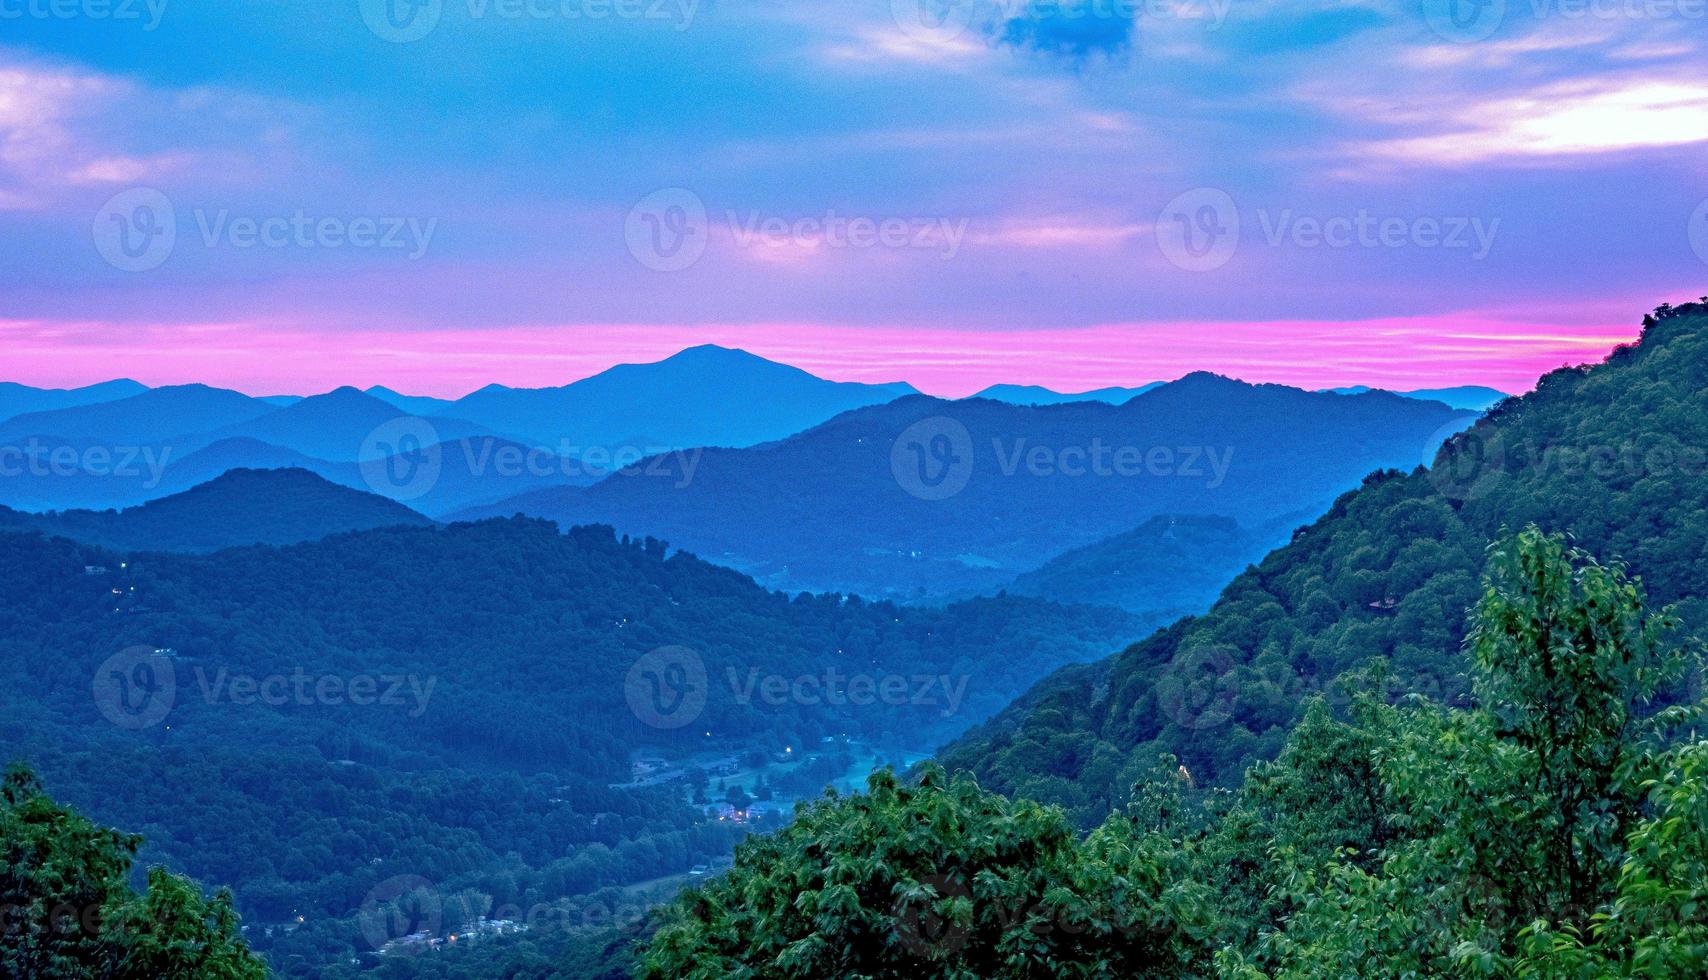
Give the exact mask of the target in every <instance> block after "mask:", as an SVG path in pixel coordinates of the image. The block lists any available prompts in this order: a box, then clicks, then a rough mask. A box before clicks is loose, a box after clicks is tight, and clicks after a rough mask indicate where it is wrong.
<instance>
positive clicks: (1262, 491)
mask: <svg viewBox="0 0 1708 980" xmlns="http://www.w3.org/2000/svg"><path fill="white" fill-rule="evenodd" d="M1474 417H1475V416H1474V414H1473V413H1469V412H1459V411H1455V410H1452V409H1449V408H1447V407H1446V406H1445V405H1442V404H1440V403H1436V402H1427V401H1419V400H1412V399H1405V398H1399V397H1396V396H1393V395H1390V394H1386V393H1371V394H1365V395H1355V396H1339V395H1329V394H1313V393H1310V392H1305V391H1300V390H1298V389H1295V388H1286V387H1282V386H1279V385H1249V384H1245V383H1243V382H1239V381H1234V380H1231V379H1228V378H1223V377H1219V376H1216V375H1211V374H1203V373H1200V374H1193V375H1188V376H1187V377H1185V378H1183V379H1181V380H1180V381H1176V382H1173V383H1170V384H1167V385H1163V386H1161V387H1158V388H1155V389H1152V390H1151V391H1149V392H1146V393H1145V394H1143V395H1140V396H1138V397H1136V398H1134V399H1132V400H1130V401H1128V402H1126V403H1125V404H1123V405H1109V404H1105V403H1102V402H1076V403H1072V404H1063V405H1053V406H1042V407H1026V406H1016V405H1009V404H1004V403H1001V402H995V401H990V400H984V399H970V400H961V401H944V400H941V399H936V398H930V397H926V396H923V395H914V396H909V397H906V398H902V399H898V400H896V401H894V402H891V403H889V404H886V405H881V406H873V407H870V408H864V409H858V410H855V411H851V412H847V413H844V414H842V415H839V416H837V417H836V418H834V419H832V420H830V421H829V422H826V423H824V424H822V425H819V426H816V427H814V428H812V429H809V430H807V431H805V432H802V433H800V434H799V435H795V436H791V437H790V438H788V439H784V440H781V441H778V442H773V443H767V444H765V445H761V446H755V447H751V448H747V449H726V450H717V449H713V450H705V451H703V452H693V453H679V454H670V455H667V456H660V457H655V458H653V459H649V460H646V461H644V462H642V463H639V464H636V465H634V466H631V467H628V468H626V469H624V470H623V471H621V472H619V473H617V474H615V475H613V476H611V477H609V478H607V479H605V480H602V481H600V482H598V483H595V484H593V485H590V486H587V487H580V488H551V489H546V490H538V491H534V492H531V493H527V494H522V495H519V496H517V497H514V498H510V499H507V500H504V501H501V502H499V503H497V504H493V505H489V506H484V507H477V508H472V509H470V510H468V511H464V512H460V513H458V514H456V515H454V517H456V518H458V519H469V518H481V517H491V516H506V515H510V514H516V513H523V514H529V515H533V516H539V517H546V518H549V519H551V520H555V521H557V522H558V523H559V524H561V525H563V526H565V527H568V526H571V525H575V524H609V525H612V526H614V527H616V528H617V529H618V530H620V531H622V532H624V533H629V534H648V535H654V536H657V537H661V538H664V539H667V540H669V541H670V542H671V543H672V544H674V545H677V546H679V547H682V548H685V549H687V550H690V551H693V552H694V553H696V554H698V555H701V556H702V557H706V558H709V559H711V560H714V561H717V562H719V563H722V564H727V565H730V566H732V567H735V568H739V569H741V570H743V571H745V572H747V573H748V574H751V575H754V576H755V577H757V578H759V579H760V580H761V581H762V582H764V583H766V584H767V585H769V586H772V587H774V588H784V589H789V590H809V591H821V590H831V591H850V592H858V593H861V594H864V595H874V596H882V597H885V598H895V599H905V600H918V599H927V598H931V597H934V596H943V595H952V594H956V593H957V592H959V591H962V590H966V589H991V588H998V587H1000V586H1001V585H1003V584H1005V583H1006V582H1008V581H1010V580H1012V579H1013V578H1014V577H1015V576H1016V575H1018V574H1020V573H1022V572H1026V571H1030V570H1032V569H1034V568H1037V567H1038V566H1039V565H1041V564H1043V563H1044V562H1045V561H1047V560H1049V559H1050V558H1053V557H1055V556H1056V555H1059V554H1061V553H1062V552H1065V551H1070V550H1072V549H1074V548H1079V547H1084V546H1086V545H1090V544H1092V543H1094V542H1096V541H1099V540H1101V539H1103V538H1106V537H1109V536H1111V535H1115V534H1120V533H1124V532H1127V531H1130V530H1132V529H1133V528H1134V527H1135V526H1137V525H1139V524H1142V523H1143V522H1144V521H1146V520H1148V519H1149V518H1151V517H1154V516H1158V515H1162V514H1194V515H1201V516H1210V515H1213V516H1221V517H1226V518H1231V519H1233V520H1235V521H1238V522H1240V523H1242V524H1245V525H1248V526H1259V525H1262V524H1265V523H1267V522H1270V521H1274V520H1276V519H1278V518H1281V517H1283V516H1284V515H1292V514H1298V513H1301V512H1314V510H1315V509H1318V508H1320V507H1322V506H1326V505H1327V503H1328V502H1329V501H1330V500H1332V499H1333V498H1334V496H1335V495H1336V494H1338V493H1340V492H1341V491H1343V490H1345V489H1346V488H1347V487H1349V486H1353V485H1355V484H1356V482H1357V481H1358V479H1359V478H1360V477H1362V476H1363V475H1364V474H1365V473H1368V472H1369V471H1370V470H1371V469H1375V468H1379V467H1383V466H1416V465H1419V464H1420V463H1421V462H1422V461H1424V460H1426V459H1428V458H1429V456H1430V455H1432V454H1433V452H1434V448H1435V445H1438V444H1439V443H1440V441H1441V440H1443V439H1445V438H1447V436H1449V435H1451V434H1452V433H1453V432H1455V431H1457V430H1458V429H1460V428H1463V427H1464V426H1465V425H1468V424H1470V422H1471V421H1472V419H1474Z"/></svg>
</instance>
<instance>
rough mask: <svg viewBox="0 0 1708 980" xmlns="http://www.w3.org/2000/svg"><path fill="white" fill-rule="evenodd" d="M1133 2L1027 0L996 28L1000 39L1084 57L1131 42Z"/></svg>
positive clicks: (1116, 51)
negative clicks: (1027, 0) (1027, 1)
mask: <svg viewBox="0 0 1708 980" xmlns="http://www.w3.org/2000/svg"><path fill="white" fill-rule="evenodd" d="M1136 10H1137V6H1136V5H1135V4H1133V3H1129V2H1124V0H1031V2H1029V3H1026V4H1025V5H1024V6H1023V7H1021V8H1020V9H1018V10H1017V11H1015V12H1014V14H1013V15H1012V16H1010V17H1008V18H1007V19H1006V20H1004V21H1002V22H1001V23H1000V24H999V25H997V27H996V28H995V37H996V40H997V41H998V43H1000V44H1004V45H1007V46H1009V47H1012V48H1017V49H1020V50H1023V51H1034V52H1038V53H1040V54H1045V55H1051V56H1056V57H1061V58H1066V59H1069V60H1072V61H1085V60H1087V59H1089V58H1094V57H1104V58H1116V57H1120V56H1122V55H1125V54H1126V53H1127V52H1128V51H1129V50H1130V49H1131V48H1132V45H1133V33H1134V30H1135V18H1136Z"/></svg>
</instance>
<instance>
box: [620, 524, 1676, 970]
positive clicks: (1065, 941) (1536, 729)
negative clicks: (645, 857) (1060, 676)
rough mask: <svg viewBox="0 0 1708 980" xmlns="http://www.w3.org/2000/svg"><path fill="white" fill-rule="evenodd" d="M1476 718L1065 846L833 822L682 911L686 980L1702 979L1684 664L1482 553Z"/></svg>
mask: <svg viewBox="0 0 1708 980" xmlns="http://www.w3.org/2000/svg"><path fill="white" fill-rule="evenodd" d="M1484 582H1485V585H1484V587H1483V591H1482V596H1481V598H1480V599H1479V600H1478V603H1477V608H1476V610H1475V612H1474V613H1473V614H1472V615H1471V617H1470V619H1469V627H1470V629H1469V636H1468V643H1467V652H1468V654H1469V656H1468V660H1469V661H1470V674H1471V677H1472V684H1473V688H1474V690H1475V692H1476V704H1477V706H1476V707H1475V708H1473V709H1468V710H1467V709H1455V708H1451V707H1448V706H1445V705H1443V704H1441V703H1439V702H1437V701H1434V700H1431V699H1429V698H1424V697H1416V696H1414V697H1411V698H1407V699H1405V700H1404V701H1403V702H1402V703H1400V704H1397V705H1395V704H1389V703H1388V701H1387V700H1386V698H1384V697H1383V696H1382V688H1383V687H1384V682H1383V678H1382V669H1381V667H1380V665H1377V664H1373V665H1372V667H1371V669H1370V670H1369V671H1368V673H1367V675H1366V677H1365V682H1366V690H1364V691H1362V692H1360V693H1359V694H1357V695H1356V696H1354V697H1353V698H1352V700H1351V701H1350V703H1349V704H1347V705H1344V706H1343V707H1344V709H1345V710H1344V711H1343V712H1340V714H1342V715H1343V716H1344V717H1345V720H1338V719H1337V718H1336V717H1335V715H1336V712H1335V711H1333V710H1331V707H1330V705H1329V704H1328V703H1327V701H1325V700H1324V699H1321V698H1312V699H1310V700H1309V701H1307V702H1306V707H1305V710H1304V713H1303V718H1302V723H1301V724H1300V725H1299V726H1298V727H1296V728H1295V729H1294V730H1293V731H1292V733H1291V734H1290V735H1289V737H1288V739H1287V742H1286V748H1285V750H1284V751H1283V752H1282V753H1281V754H1280V757H1279V759H1278V760H1276V761H1275V762H1272V763H1264V764H1261V765H1259V766H1256V767H1254V768H1253V769H1252V770H1251V771H1250V773H1249V776H1248V778H1247V780H1246V781H1245V783H1244V784H1243V786H1242V787H1241V788H1240V789H1239V791H1238V792H1229V791H1226V790H1219V789H1214V788H1208V787H1206V786H1205V785H1204V784H1203V783H1202V782H1200V781H1199V776H1198V774H1197V773H1196V772H1195V771H1193V770H1192V769H1191V768H1190V767H1188V766H1185V765H1182V764H1181V762H1180V760H1179V759H1177V758H1176V757H1174V756H1171V755H1167V754H1163V755H1159V756H1155V757H1153V758H1152V759H1151V760H1150V762H1149V763H1148V764H1147V765H1146V766H1145V767H1144V769H1143V770H1142V771H1141V772H1140V773H1139V774H1138V777H1137V779H1136V780H1135V784H1134V786H1133V790H1132V793H1131V797H1130V799H1129V800H1128V802H1127V803H1126V804H1125V805H1124V806H1123V807H1121V808H1119V809H1118V810H1116V811H1114V812H1112V813H1110V814H1108V815H1107V817H1106V818H1105V819H1104V820H1103V821H1101V825H1100V826H1099V827H1098V828H1097V829H1096V830H1095V831H1094V832H1092V833H1091V834H1090V835H1089V837H1084V838H1082V837H1081V836H1080V835H1079V834H1078V833H1076V831H1075V828H1074V827H1073V826H1072V824H1071V823H1070V822H1069V821H1068V820H1067V819H1066V816H1065V815H1064V814H1063V813H1062V811H1061V810H1059V809H1057V808H1054V807H1046V806H1042V805H1039V804H1037V803H1034V802H1032V801H1029V800H1023V799H1020V800H1008V799H1004V798H1003V797H1001V796H997V795H995V794H993V793H990V792H989V791H987V790H984V789H981V788H980V787H979V786H978V785H977V784H976V783H975V782H974V780H972V779H971V778H970V777H968V776H967V774H965V773H962V774H960V775H958V776H956V777H955V778H954V779H952V780H951V779H949V778H948V777H947V776H946V775H945V773H944V771H943V770H942V769H941V768H940V767H937V766H935V765H933V766H929V767H927V768H926V769H925V770H924V771H923V772H921V773H920V774H919V776H918V779H917V780H916V781H915V782H914V783H913V784H911V785H909V784H902V783H898V781H897V780H896V779H895V778H893V776H891V775H889V774H879V775H877V776H874V777H873V778H872V780H871V783H870V788H869V789H870V791H869V792H868V793H867V794H866V795H864V796H854V797H848V798H836V797H831V798H826V799H824V800H821V801H819V802H817V803H815V804H813V805H812V806H811V807H807V808H803V810H802V811H801V812H800V813H799V814H798V816H797V819H796V821H795V822H794V823H793V824H791V825H790V826H788V827H787V828H785V829H783V830H782V831H780V832H778V833H777V834H775V835H772V836H770V837H767V838H763V839H758V840H752V841H749V842H747V843H745V844H743V845H742V846H741V848H740V850H739V851H738V853H737V857H736V863H735V867H734V869H733V870H732V871H731V872H730V873H729V874H728V875H727V876H725V877H723V878H721V879H719V880H717V881H714V882H712V883H710V884H709V885H707V886H706V887H705V888H703V889H699V890H697V891H695V892H691V893H689V894H687V895H684V896H683V897H682V898H681V899H680V900H679V901H678V902H677V903H676V904H675V905H674V906H673V907H672V908H671V909H670V910H669V912H668V914H666V915H664V916H663V917H662V924H661V927H660V928H659V930H658V932H657V934H656V935H655V936H654V937H653V938H652V939H651V941H650V943H649V944H648V946H647V948H646V950H645V952H644V954H643V956H642V959H641V964H642V970H641V975H642V976H643V977H646V978H649V980H666V978H670V980H674V978H678V977H691V978H707V980H709V978H713V977H726V976H750V977H767V978H770V977H777V978H783V977H801V978H806V977H830V976H861V977H993V978H997V977H1000V978H1014V980H1019V978H1031V977H1060V976H1074V977H1178V978H1189V977H1206V976H1216V977H1222V978H1227V980H1268V978H1274V980H1283V978H1285V980H1317V978H1321V977H1433V976H1452V977H1546V978H1568V977H1570V978H1590V977H1597V978H1599V977H1663V978H1681V980H1682V978H1687V977H1700V976H1702V975H1704V972H1705V971H1708V927H1705V925H1704V920H1703V917H1702V915H1701V909H1702V906H1701V901H1702V897H1703V894H1704V890H1705V889H1708V819H1705V818H1708V751H1705V750H1708V743H1705V742H1702V741H1700V740H1699V739H1698V734H1697V733H1698V731H1699V728H1698V726H1699V724H1700V722H1701V720H1702V719H1703V717H1704V710H1705V709H1708V703H1704V702H1700V701H1698V702H1693V703H1686V704H1679V705H1675V706H1673V707H1664V705H1665V704H1666V702H1667V700H1668V694H1669V693H1677V692H1678V691H1679V690H1680V689H1681V686H1682V685H1683V683H1684V682H1685V680H1686V679H1687V677H1688V675H1689V674H1690V673H1692V672H1695V671H1698V670H1700V669H1701V666H1702V659H1701V650H1700V647H1699V646H1696V645H1694V644H1692V645H1689V646H1680V645H1679V640H1680V634H1679V632H1678V630H1677V626H1678V622H1677V621H1676V620H1675V619H1673V618H1672V617H1671V616H1670V615H1669V614H1668V613H1666V612H1664V611H1653V610H1649V609H1647V608H1645V604H1644V598H1643V592H1642V588H1641V586H1640V585H1639V584H1638V583H1635V582H1633V581H1632V580H1630V579H1628V578H1627V577H1626V575H1625V573H1624V572H1623V571H1622V570H1621V569H1619V568H1618V567H1617V566H1612V567H1609V566H1604V565H1602V564H1600V563H1598V562H1597V561H1595V559H1594V558H1593V556H1591V555H1588V554H1586V553H1583V552H1580V551H1575V550H1570V549H1568V548H1566V546H1565V544H1564V540H1563V538H1559V537H1549V536H1546V535H1544V534H1543V533H1541V532H1540V531H1538V530H1537V529H1535V528H1528V529H1526V530H1525V531H1524V532H1523V533H1522V534H1520V535H1517V536H1508V537H1504V538H1502V539H1501V540H1500V541H1499V542H1497V544H1496V545H1495V546H1494V547H1492V548H1491V549H1490V555H1489V562H1488V568H1487V574H1486V578H1485V579H1484Z"/></svg>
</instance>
